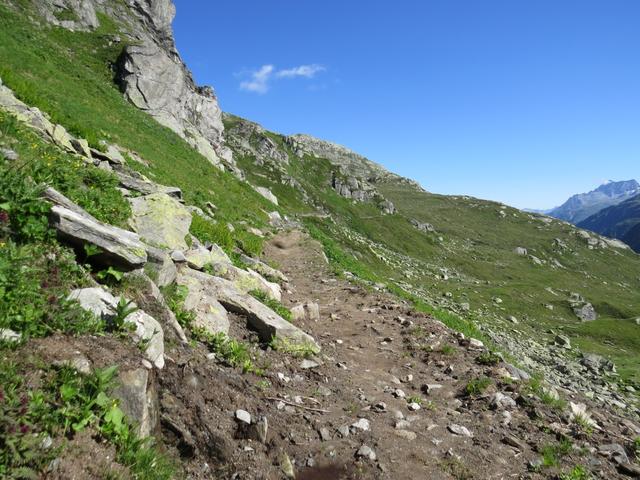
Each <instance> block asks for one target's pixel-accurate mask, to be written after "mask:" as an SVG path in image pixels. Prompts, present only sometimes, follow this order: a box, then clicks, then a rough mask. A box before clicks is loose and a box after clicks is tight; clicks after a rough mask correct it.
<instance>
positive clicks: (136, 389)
mask: <svg viewBox="0 0 640 480" xmlns="http://www.w3.org/2000/svg"><path fill="white" fill-rule="evenodd" d="M111 394H112V395H113V396H114V398H117V399H118V405H119V406H120V408H121V409H122V411H123V412H124V414H125V415H126V416H127V417H128V418H129V419H131V420H133V421H134V422H135V424H136V427H137V428H136V430H137V432H136V433H137V434H138V435H139V436H141V437H148V436H149V435H151V434H152V433H153V432H154V430H155V429H156V427H157V425H158V418H159V416H158V393H157V391H156V387H155V383H154V382H153V380H152V374H151V373H150V372H149V370H147V369H146V368H136V369H134V370H126V371H122V372H119V373H118V382H117V385H116V387H115V388H114V389H113V391H112V392H111Z"/></svg>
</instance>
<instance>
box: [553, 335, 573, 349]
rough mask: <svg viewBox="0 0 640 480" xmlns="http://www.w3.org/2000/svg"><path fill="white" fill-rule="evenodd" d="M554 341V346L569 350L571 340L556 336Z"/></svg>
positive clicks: (563, 336)
mask: <svg viewBox="0 0 640 480" xmlns="http://www.w3.org/2000/svg"><path fill="white" fill-rule="evenodd" d="M554 341H555V344H556V345H558V346H560V347H562V348H566V349H567V350H570V349H571V339H570V338H569V337H567V336H566V335H556V338H555V340H554Z"/></svg>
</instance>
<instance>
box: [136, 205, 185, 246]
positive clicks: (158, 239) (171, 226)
mask: <svg viewBox="0 0 640 480" xmlns="http://www.w3.org/2000/svg"><path fill="white" fill-rule="evenodd" d="M130 203H131V210H132V218H131V223H132V225H133V229H134V230H135V231H136V232H137V233H138V234H139V235H140V237H142V238H143V239H144V240H145V241H146V242H148V243H150V244H151V245H153V246H155V247H161V248H169V249H186V248H187V242H186V241H185V237H186V236H187V234H188V233H189V227H190V226H191V214H190V213H189V210H187V208H186V207H184V205H182V204H181V203H180V202H178V201H177V200H176V199H175V198H173V197H170V196H169V195H167V194H165V193H152V194H151V195H145V196H143V197H136V198H132V199H130Z"/></svg>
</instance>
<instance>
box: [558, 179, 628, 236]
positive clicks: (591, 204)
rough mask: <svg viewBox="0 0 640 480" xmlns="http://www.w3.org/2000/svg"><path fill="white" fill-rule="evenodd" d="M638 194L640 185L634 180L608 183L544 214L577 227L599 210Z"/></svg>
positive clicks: (572, 198) (578, 195) (575, 196)
mask: <svg viewBox="0 0 640 480" xmlns="http://www.w3.org/2000/svg"><path fill="white" fill-rule="evenodd" d="M639 193H640V184H639V183H638V182H637V181H635V180H627V181H622V182H611V181H610V182H607V183H604V184H602V185H600V186H599V187H598V188H596V189H595V190H592V191H591V192H589V193H580V194H577V195H574V196H573V197H571V198H570V199H569V200H567V201H566V202H565V203H563V204H562V205H560V206H559V207H556V208H554V209H552V210H550V211H548V212H546V213H547V214H548V215H551V216H552V217H555V218H559V219H560V220H566V221H567V222H571V223H573V224H576V225H578V224H580V223H581V222H583V221H584V220H586V219H587V218H588V217H590V216H591V215H595V214H596V213H598V212H599V211H600V210H603V209H605V208H607V207H611V206H613V205H617V204H619V203H621V202H624V201H625V200H628V199H629V198H632V197H634V196H636V195H638V194H639ZM601 233H602V232H601Z"/></svg>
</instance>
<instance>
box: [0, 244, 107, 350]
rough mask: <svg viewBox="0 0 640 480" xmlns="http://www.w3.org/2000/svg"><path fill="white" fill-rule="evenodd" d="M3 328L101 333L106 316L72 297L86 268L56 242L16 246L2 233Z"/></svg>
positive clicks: (40, 333) (0, 305)
mask: <svg viewBox="0 0 640 480" xmlns="http://www.w3.org/2000/svg"><path fill="white" fill-rule="evenodd" d="M0 244H1V245H0V328H9V329H11V330H14V331H16V332H19V333H21V334H22V335H23V336H24V337H25V338H28V337H42V336H46V335H49V334H51V333H53V332H56V331H60V332H67V333H97V332H100V331H102V330H103V329H104V325H103V323H102V322H101V321H99V320H98V319H96V318H95V317H94V316H93V315H92V314H90V313H88V312H85V311H84V310H82V309H81V308H80V307H79V306H78V305H77V304H76V303H75V302H69V301H67V300H66V296H67V294H68V291H69V289H70V288H72V287H74V286H77V285H80V284H82V282H83V276H84V272H83V271H82V269H81V267H79V266H78V264H77V263H76V262H75V258H74V255H73V253H72V252H71V251H70V250H68V249H65V248H62V247H60V246H59V245H57V244H56V243H55V242H51V243H34V244H28V245H22V246H20V245H16V244H15V243H14V242H13V241H11V240H5V241H4V242H3V241H2V239H1V238H0Z"/></svg>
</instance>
